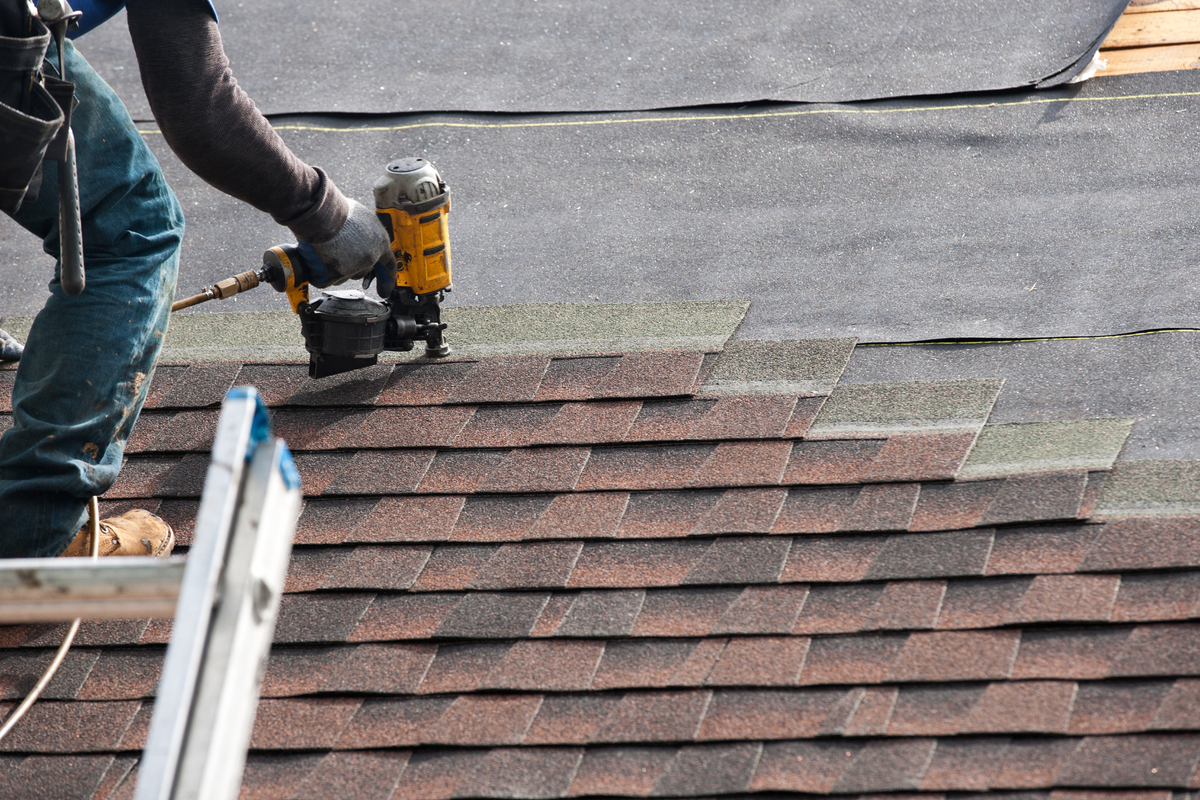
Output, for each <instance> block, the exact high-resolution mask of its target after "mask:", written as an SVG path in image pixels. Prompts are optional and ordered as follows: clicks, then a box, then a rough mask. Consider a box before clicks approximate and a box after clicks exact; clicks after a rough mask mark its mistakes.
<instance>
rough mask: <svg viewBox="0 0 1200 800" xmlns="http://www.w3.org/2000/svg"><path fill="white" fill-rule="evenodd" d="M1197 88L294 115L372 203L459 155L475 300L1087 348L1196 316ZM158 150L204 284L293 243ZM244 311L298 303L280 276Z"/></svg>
mask: <svg viewBox="0 0 1200 800" xmlns="http://www.w3.org/2000/svg"><path fill="white" fill-rule="evenodd" d="M1196 91H1200V73H1198V72H1195V71H1191V72H1177V73H1159V74H1154V75H1142V76H1131V77H1124V78H1115V79H1106V80H1093V81H1091V82H1088V83H1086V84H1083V85H1082V86H1073V87H1067V88H1060V89H1054V90H1047V91H1038V92H1029V93H1023V94H1011V95H1002V96H1000V95H983V96H980V95H975V96H970V97H958V98H954V99H942V100H906V101H884V102H878V103H867V104H856V105H850V106H754V107H748V108H745V109H736V108H722V109H711V108H710V109H692V110H688V111H677V112H661V113H644V114H636V115H631V114H602V115H585V116H571V117H564V116H552V117H545V116H529V117H507V116H506V117H494V116H425V117H389V118H384V119H374V120H371V121H370V122H369V123H366V122H359V121H353V122H352V121H346V120H340V121H339V120H335V119H331V118H324V119H318V118H314V117H305V118H289V119H281V120H276V122H277V124H278V125H279V126H280V129H281V131H282V132H283V135H284V137H285V138H286V140H287V141H288V143H289V144H290V145H291V146H292V147H293V148H294V149H295V150H296V151H297V153H298V154H299V155H300V156H301V157H302V158H305V159H306V160H308V161H310V162H312V163H315V164H320V165H322V166H324V167H326V168H327V169H328V170H329V171H330V173H331V174H332V175H333V177H334V179H335V180H336V181H337V182H338V184H339V185H340V186H341V187H342V188H343V189H345V190H346V191H347V192H348V193H349V194H351V195H355V196H358V197H360V198H361V199H363V200H367V201H369V187H370V186H371V184H372V183H373V182H374V180H375V179H376V177H377V176H378V174H379V173H380V171H381V170H382V169H383V166H384V165H385V164H386V163H387V162H388V161H389V160H391V159H392V158H394V157H396V156H398V155H403V154H410V153H415V154H420V155H423V156H424V157H426V158H429V159H430V160H431V161H433V163H434V164H436V165H437V167H438V168H439V169H440V170H441V172H442V174H443V176H444V177H445V178H446V180H447V181H448V182H449V184H450V186H451V188H452V191H453V193H454V194H453V197H454V206H453V211H452V212H451V239H452V242H453V247H454V270H455V273H454V277H455V284H456V287H457V291H456V292H455V294H454V295H453V296H452V297H451V298H450V300H451V303H452V304H455V305H496V304H503V303H527V302H556V301H566V302H580V301H588V300H592V299H596V300H599V301H601V302H631V301H642V300H691V299H717V298H738V299H747V300H751V301H753V306H752V308H751V310H750V313H749V315H748V316H747V318H746V322H745V325H744V326H743V328H742V330H741V331H740V332H739V335H740V336H743V337H746V338H763V339H767V338H827V337H830V336H856V337H857V338H858V339H859V341H864V342H872V341H909V340H919V339H930V338H944V337H968V338H975V337H1014V336H1016V337H1027V336H1079V335H1088V334H1103V333H1121V332H1128V331H1135V330H1143V329H1149V328H1163V327H1193V326H1195V324H1196V313H1195V303H1194V287H1195V286H1196V285H1197V284H1200V239H1197V238H1196V237H1195V236H1194V231H1195V198H1194V194H1195V192H1194V172H1195V154H1196V153H1197V152H1200V127H1197V125H1196V124H1195V118H1196V113H1197V112H1196V108H1197V106H1196V100H1195V97H1193V96H1190V95H1188V96H1185V95H1186V93H1188V92H1196ZM363 126H366V127H365V128H364V127H363ZM413 126H416V127H413ZM463 126H465V127H463ZM330 128H333V129H332V130H331V129H330ZM147 138H148V141H149V142H150V143H151V146H152V147H153V149H154V150H155V152H156V153H158V154H159V156H160V158H161V159H162V161H163V163H164V164H165V166H166V171H167V173H168V178H169V180H170V182H171V185H172V186H173V187H174V188H175V190H176V192H177V193H178V194H179V196H180V198H181V200H182V201H183V207H184V209H185V210H186V213H187V215H188V234H187V240H186V242H185V244H184V250H183V269H182V276H183V277H182V278H181V290H182V291H196V290H198V289H199V288H200V287H201V286H203V285H207V284H209V283H211V282H212V281H213V280H217V279H220V278H222V277H225V276H228V275H229V274H232V273H233V272H236V271H240V270H243V269H247V268H250V267H252V266H254V264H256V263H257V259H258V257H259V255H260V254H261V252H262V250H263V249H265V248H266V247H268V246H270V245H273V244H276V243H279V242H280V241H281V240H283V239H286V237H287V236H288V235H289V234H288V233H287V231H285V230H283V229H281V228H279V227H278V226H277V225H275V223H274V222H272V221H271V220H270V219H269V218H268V217H267V216H266V215H263V214H255V213H250V214H247V213H246V211H245V209H244V206H242V205H241V204H240V203H239V202H238V201H236V200H234V199H232V198H228V197H223V196H221V195H220V194H219V193H218V192H217V191H216V190H214V189H212V188H211V187H209V186H207V185H206V184H204V183H202V182H201V181H200V180H199V179H197V178H196V177H195V176H193V175H192V174H191V173H190V172H188V171H187V170H185V169H184V168H183V167H182V166H181V165H179V164H178V162H176V161H175V160H174V158H173V157H171V156H170V155H169V154H168V153H167V151H166V147H165V145H164V143H163V142H162V141H161V138H160V137H158V136H156V135H154V134H149V135H148V137H147ZM232 219H237V220H238V224H237V225H230V224H229V221H230V220H232ZM5 225H7V226H11V223H5ZM9 230H10V231H11V230H12V228H11V227H9ZM4 236H5V238H6V239H9V238H11V239H12V248H11V250H10V249H9V248H7V247H6V252H10V253H11V254H12V255H11V256H10V257H11V258H12V259H13V262H10V266H8V267H6V271H7V270H12V272H9V273H8V276H7V277H9V280H8V281H6V282H7V283H8V285H9V286H12V287H14V288H13V291H14V296H12V297H10V301H9V305H8V307H7V308H6V311H7V313H9V314H13V315H16V314H21V313H31V312H32V311H33V310H34V308H36V305H37V304H40V300H41V297H43V296H44V291H45V290H44V288H43V287H44V283H45V281H46V280H47V279H48V278H49V275H50V270H49V267H48V264H47V260H46V259H45V257H44V256H40V255H39V254H38V243H37V242H36V241H35V240H33V239H32V238H31V237H28V236H26V235H17V232H15V231H14V232H12V233H11V234H10V233H9V232H8V231H5V233H4ZM15 262H19V263H20V267H13V266H11V264H12V263H15ZM193 287H194V288H193ZM213 305H217V304H213ZM222 305H223V307H224V308H226V309H230V310H234V309H236V310H265V309H279V308H283V307H284V306H283V303H282V298H280V297H277V296H275V295H274V294H273V293H271V292H270V291H267V290H259V291H258V292H256V293H253V294H250V295H247V296H246V297H245V298H244V299H240V300H239V301H238V302H237V303H236V304H234V303H225V304H222Z"/></svg>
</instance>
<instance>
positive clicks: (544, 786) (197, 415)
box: [0, 339, 1200, 800]
mask: <svg viewBox="0 0 1200 800" xmlns="http://www.w3.org/2000/svg"><path fill="white" fill-rule="evenodd" d="M852 350H853V341H852V340H846V339H840V340H839V339H833V340H814V341H804V342H731V343H729V344H728V345H727V346H726V348H725V349H724V351H723V352H722V353H719V354H717V353H712V352H708V353H705V352H699V351H690V352H689V351H649V352H637V353H626V354H617V355H600V356H593V357H570V356H548V355H521V356H498V357H485V358H479V359H469V360H450V361H445V362H437V363H429V362H397V363H388V364H381V365H379V366H377V367H374V368H370V369H368V370H363V371H360V372H357V373H350V374H347V375H344V376H338V377H335V378H331V379H328V380H327V381H323V382H320V383H313V382H311V381H309V379H308V378H307V377H306V375H305V367H304V366H303V365H298V364H297V365H288V364H274V365H272V364H255V363H241V362H196V363H191V364H177V365H164V366H163V367H161V368H160V370H159V372H158V374H157V375H156V376H155V378H154V383H153V386H152V389H151V395H150V400H149V402H148V404H147V407H148V410H147V411H146V413H145V414H144V416H143V419H142V421H141V422H140V423H139V427H138V429H137V431H136V433H135V436H134V438H133V439H131V441H130V443H129V445H130V446H129V452H130V455H129V461H128V463H127V465H126V468H125V469H124V470H123V472H122V473H121V477H120V479H119V481H118V484H117V485H116V486H114V487H113V490H112V491H111V492H110V493H109V494H108V496H107V497H106V499H105V502H104V504H103V505H104V508H105V511H117V510H120V509H122V508H125V507H128V506H131V505H136V506H140V507H144V508H149V509H151V510H156V511H157V513H159V514H161V515H163V516H164V517H165V518H167V519H168V520H169V521H171V522H172V523H173V524H175V525H176V530H177V532H178V534H179V535H180V541H181V544H182V545H186V544H187V543H188V542H189V540H190V536H191V530H190V525H191V520H193V519H194V516H195V510H196V505H197V498H198V495H199V491H200V488H201V481H202V476H203V472H204V466H205V463H206V460H207V455H206V453H207V447H208V445H209V443H210V441H211V437H212V434H213V429H214V426H215V421H216V414H217V411H216V408H215V404H216V403H218V402H219V400H220V399H221V397H222V396H223V394H224V392H225V391H226V390H227V389H228V388H229V387H230V386H232V385H234V384H235V383H236V384H244V383H250V384H253V385H255V386H257V387H258V388H259V390H260V391H261V392H262V394H263V396H264V397H265V399H266V400H267V401H268V403H269V404H270V406H271V407H272V410H273V416H274V426H275V430H276V432H277V433H278V434H279V435H281V436H283V437H285V438H286V439H287V441H289V443H290V444H291V446H292V448H293V450H294V451H295V453H296V461H297V465H298V466H299V468H300V471H301V474H302V477H303V480H304V487H305V494H306V498H307V501H306V505H305V508H304V511H303V514H302V516H301V520H300V526H299V531H298V533H297V540H296V548H295V551H294V555H293V561H292V567H291V570H290V573H289V578H288V585H287V591H288V594H287V596H286V597H285V599H284V603H283V608H282V612H281V617H280V620H279V624H278V627H277V631H276V646H275V648H274V650H273V651H272V655H271V658H270V663H269V666H268V668H267V671H266V676H265V680H264V684H263V699H262V701H261V703H260V707H259V714H258V722H257V725H256V728H255V732H254V737H253V740H252V745H251V746H252V752H251V755H250V759H249V763H248V767H247V772H246V776H245V791H244V795H243V796H244V797H247V798H279V799H280V800H283V799H284V798H298V799H299V798H327V797H339V798H451V797H458V798H475V797H564V796H584V795H603V796H621V797H624V796H676V797H696V796H718V795H719V796H726V795H735V796H736V795H742V794H746V793H755V792H768V791H770V792H783V793H801V794H833V795H861V794H870V793H879V792H883V793H893V794H894V793H905V794H911V793H916V794H918V795H920V796H922V797H930V798H933V797H941V796H942V795H943V794H944V793H946V792H985V791H986V792H990V793H992V794H995V793H997V792H1012V791H1019V792H1032V793H1035V794H1034V795H1031V796H1044V795H1045V794H1046V793H1047V792H1051V791H1055V792H1059V794H1056V795H1055V797H1062V798H1067V797H1075V796H1076V795H1074V794H1062V792H1063V791H1066V790H1072V791H1074V790H1087V791H1109V790H1112V791H1115V792H1124V793H1125V794H1120V795H1119V796H1120V797H1121V798H1128V797H1137V798H1145V800H1151V798H1154V800H1166V798H1167V796H1168V794H1169V793H1170V792H1172V791H1174V792H1186V791H1188V790H1189V789H1190V788H1200V774H1197V772H1196V768H1197V762H1198V760H1200V736H1197V735H1196V734H1197V731H1198V730H1200V723H1198V722H1197V720H1198V719H1200V716H1198V713H1197V712H1198V711H1200V637H1198V636H1197V633H1200V630H1198V629H1197V627H1196V624H1195V623H1194V622H1192V621H1191V620H1194V619H1195V618H1196V617H1197V613H1198V608H1200V571H1197V568H1200V525H1198V524H1197V514H1200V480H1198V479H1200V468H1197V467H1196V466H1195V465H1194V464H1190V463H1184V462H1121V461H1115V459H1116V458H1117V456H1118V453H1119V452H1120V450H1121V447H1122V445H1123V443H1124V441H1125V437H1126V436H1127V434H1128V432H1129V429H1130V422H1129V421H1128V420H1121V419H1097V420H1080V421H1073V422H1070V421H1068V422H1049V423H1034V424H988V417H989V413H990V412H991V410H992V407H993V405H994V403H995V401H996V398H997V397H998V396H999V395H1000V394H1002V392H1003V386H1002V382H1001V381H997V380H979V379H965V380H952V381H934V382H923V383H921V382H906V383H887V384H856V385H838V384H837V379H838V376H839V375H840V374H841V372H842V370H843V368H844V366H845V364H846V362H847V361H848V360H849V358H850V355H851V352H852ZM11 374H12V373H11V372H9V371H6V372H0V376H10V375H11ZM169 630H170V625H169V623H164V622H148V621H128V622H104V623H85V624H84V627H83V630H82V631H81V633H80V636H79V638H78V639H77V645H76V647H75V648H74V649H73V650H72V651H71V654H70V655H69V656H68V659H67V662H66V664H65V665H64V667H63V669H62V671H61V672H60V674H59V676H58V677H56V678H55V680H54V682H53V684H52V685H51V688H50V690H49V691H48V693H47V695H46V699H45V700H44V701H41V702H39V703H38V704H37V705H36V706H35V707H34V709H33V711H32V712H31V714H30V716H29V718H28V719H27V720H26V721H24V722H23V723H22V724H21V726H19V727H18V728H17V729H16V730H15V731H14V732H13V734H11V735H10V737H9V738H8V739H7V740H6V741H5V742H4V745H3V747H4V750H5V752H6V753H7V754H6V755H4V756H0V776H3V778H2V779H0V797H15V796H20V797H25V798H29V797H71V798H75V797H79V798H97V800H98V799H99V798H109V797H111V798H119V797H130V796H131V792H132V786H133V781H134V780H135V778H136V760H137V755H138V751H139V749H140V748H141V747H142V746H143V745H144V743H145V736H146V730H147V725H148V721H149V717H150V713H151V711H152V709H153V701H152V698H153V695H154V690H155V684H156V681H157V678H158V673H159V668H160V664H161V658H162V653H163V645H164V643H165V642H166V640H167V638H168V636H169ZM60 633H61V629H60V628H53V627H50V626H20V627H10V628H3V629H0V644H2V645H3V649H2V650H0V689H2V691H3V692H4V695H3V696H4V697H6V698H7V699H8V701H9V702H8V705H11V702H14V701H15V699H16V698H18V697H19V696H20V694H21V693H22V691H23V690H24V689H26V688H28V684H29V683H30V682H31V681H32V680H34V679H35V677H36V674H37V673H38V672H39V671H40V668H41V667H42V666H43V665H44V664H45V662H46V661H47V660H48V659H49V657H50V653H51V648H53V647H54V646H55V645H56V644H57V640H58V638H59V636H60ZM15 787H20V788H19V789H17V788H15ZM64 787H66V788H64ZM14 792H16V794H14ZM1128 792H1134V794H1128ZM1106 796H1107V795H1106ZM1111 796H1112V797H1113V798H1116V797H1117V796H1118V795H1117V794H1113V795H1111Z"/></svg>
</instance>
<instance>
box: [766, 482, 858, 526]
mask: <svg viewBox="0 0 1200 800" xmlns="http://www.w3.org/2000/svg"><path fill="white" fill-rule="evenodd" d="M860 491H862V489H861V488H860V487H858V486H851V487H837V488H832V489H810V488H808V487H797V486H793V487H791V488H790V489H788V490H787V500H786V501H785V502H784V504H783V507H782V508H781V509H780V511H779V516H778V518H777V519H776V520H775V524H774V526H773V527H772V528H771V532H772V533H833V532H834V531H836V530H839V529H840V528H841V525H842V520H843V519H844V518H845V516H846V514H847V513H849V511H850V509H851V508H852V507H853V506H854V503H855V501H856V500H857V499H858V493H859V492H860Z"/></svg>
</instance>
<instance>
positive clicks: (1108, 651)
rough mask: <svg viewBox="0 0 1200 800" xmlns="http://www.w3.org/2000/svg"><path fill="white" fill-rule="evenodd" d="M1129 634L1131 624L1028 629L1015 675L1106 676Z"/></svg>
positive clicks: (1042, 676) (1026, 677)
mask: <svg viewBox="0 0 1200 800" xmlns="http://www.w3.org/2000/svg"><path fill="white" fill-rule="evenodd" d="M1129 634H1130V629H1129V628H1109V629H1098V630H1076V631H1025V632H1024V633H1023V634H1022V636H1021V648H1020V650H1019V651H1018V653H1017V660H1016V661H1015V662H1014V663H1013V669H1012V679H1013V680H1024V679H1029V678H1074V679H1078V680H1084V679H1088V678H1106V677H1108V675H1109V672H1110V671H1111V669H1112V665H1113V662H1114V661H1116V659H1117V656H1118V655H1119V654H1120V652H1121V649H1122V648H1123V647H1124V645H1125V642H1126V640H1127V639H1128V638H1129Z"/></svg>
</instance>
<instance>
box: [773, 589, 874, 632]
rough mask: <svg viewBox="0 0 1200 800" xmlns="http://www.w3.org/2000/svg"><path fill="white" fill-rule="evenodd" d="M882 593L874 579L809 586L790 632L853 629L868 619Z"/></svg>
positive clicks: (851, 630)
mask: <svg viewBox="0 0 1200 800" xmlns="http://www.w3.org/2000/svg"><path fill="white" fill-rule="evenodd" d="M882 595H883V586H881V585H880V584H877V583H871V584H861V585H854V584H851V585H849V586H845V585H843V586H813V587H811V588H810V589H809V592H808V600H807V601H805V603H804V609H803V610H802V611H801V612H800V616H799V617H798V618H797V619H796V626H795V628H794V629H793V633H814V634H815V633H855V632H857V631H859V630H861V629H862V626H863V625H864V624H865V623H866V621H867V620H868V619H870V617H871V615H872V614H873V613H874V612H875V609H876V608H877V606H878V605H879V598H880V597H881V596H882Z"/></svg>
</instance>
